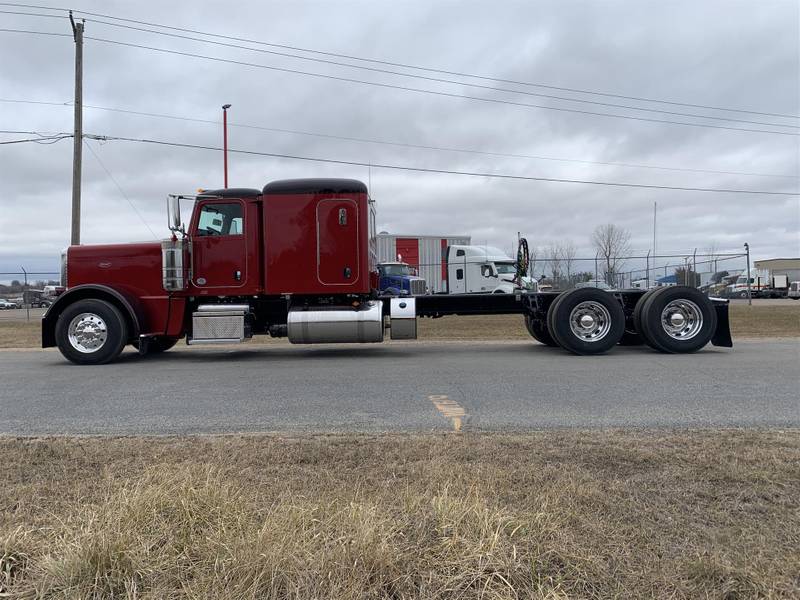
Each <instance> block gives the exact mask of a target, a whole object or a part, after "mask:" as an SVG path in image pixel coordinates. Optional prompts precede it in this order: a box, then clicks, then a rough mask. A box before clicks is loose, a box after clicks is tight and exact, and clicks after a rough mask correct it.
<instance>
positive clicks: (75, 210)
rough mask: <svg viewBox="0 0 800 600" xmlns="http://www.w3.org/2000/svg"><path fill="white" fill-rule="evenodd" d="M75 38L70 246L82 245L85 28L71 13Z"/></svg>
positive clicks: (70, 17) (70, 18)
mask: <svg viewBox="0 0 800 600" xmlns="http://www.w3.org/2000/svg"><path fill="white" fill-rule="evenodd" d="M69 21H70V23H71V24H72V35H73V37H74V38H75V128H74V131H73V136H72V237H71V240H70V244H72V245H73V246H77V245H78V244H80V243H81V163H82V160H83V26H84V23H76V22H75V19H73V18H72V11H70V12H69Z"/></svg>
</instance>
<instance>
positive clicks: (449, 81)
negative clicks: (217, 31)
mask: <svg viewBox="0 0 800 600" xmlns="http://www.w3.org/2000/svg"><path fill="white" fill-rule="evenodd" d="M86 21H88V22H92V23H97V24H100V25H106V26H110V27H120V28H124V29H129V30H133V31H141V32H145V33H153V34H156V35H162V36H167V37H172V38H178V39H183V40H189V41H194V42H201V43H204V44H213V45H216V46H223V47H227V48H236V49H239V50H248V51H251V52H260V53H263V54H271V55H275V56H282V57H286V58H294V59H298V60H305V61H310V62H317V63H323V64H329V65H335V66H339V67H349V68H353V69H361V70H365V71H370V72H374V73H382V74H387V75H395V76H399V77H409V78H412V79H422V80H425V81H433V82H435V83H446V84H452V85H461V86H467V87H472V88H478V89H483V90H489V91H492V92H505V93H510V94H521V95H525V96H536V97H539V98H548V99H551V100H562V101H567V102H579V103H583V104H593V105H597V106H603V107H611V108H622V109H625V110H638V111H645V112H654V113H660V114H665V115H673V116H681V117H691V118H697V119H712V120H716V121H729V122H735V123H745V124H751V125H764V126H767V127H790V128H793V129H797V128H798V126H797V125H788V124H784V123H767V122H763V121H752V120H747V119H736V118H733V117H717V116H711V115H699V114H695V113H685V112H678V111H670V110H662V109H657V108H645V107H639V106H631V105H628V104H615V103H612V102H598V101H596V100H585V99H581V98H567V97H565V96H555V95H552V94H542V93H537V92H527V91H524V90H514V89H509V88H499V87H495V86H491V85H481V84H476V83H467V82H464V81H455V80H452V79H443V78H441V77H430V76H425V75H414V74H411V73H402V72H400V71H392V70H389V69H382V68H376V67H366V66H362V65H354V64H350V63H343V62H339V61H333V60H326V59H320V58H311V57H308V56H300V55H297V54H289V53H287V52H278V51H275V50H265V49H263V48H251V47H248V46H242V45H239V44H230V43H226V42H217V41H213V40H204V39H201V38H196V37H190V36H186V35H179V34H175V33H167V32H165V31H156V30H153V29H146V28H142V27H133V26H131V25H122V24H119V23H109V22H107V21H100V20H98V19H86Z"/></svg>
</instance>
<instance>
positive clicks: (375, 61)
mask: <svg viewBox="0 0 800 600" xmlns="http://www.w3.org/2000/svg"><path fill="white" fill-rule="evenodd" d="M0 6H16V7H22V8H30V9H45V10H52V11H64V12H66V11H68V10H69V9H67V8H61V7H52V6H41V5H35V4H23V3H14V2H0ZM75 13H76V14H82V15H88V16H92V17H99V18H103V19H113V20H115V21H122V22H125V23H134V24H136V25H147V26H149V27H159V28H161V29H168V30H171V31H180V32H183V33H192V34H196V35H204V36H207V37H213V38H217V39H224V40H231V41H236V42H245V43H250V44H257V45H261V46H267V47H272V48H282V49H285V50H294V51H300V52H307V53H310V54H318V55H320V56H332V57H336V58H344V59H348V60H358V61H362V62H369V63H373V64H382V65H387V66H392V67H401V68H405V69H415V70H419V71H427V72H430V73H441V74H443V75H454V76H457V77H468V78H472V79H480V80H484V81H495V82H498V83H510V84H515V85H522V86H528V87H538V88H543V89H551V90H559V91H565V92H575V93H581V94H591V95H596V96H603V97H608V98H621V99H625V100H636V101H640V102H652V103H658V104H669V105H672V106H685V107H690V108H702V109H707V110H717V111H725V112H737V113H746V114H753V115H761V116H770V117H784V118H788V119H799V118H800V116H799V115H788V114H785V113H774V112H765V111H755V110H747V109H740V108H730V107H722V106H712V105H707V104H696V103H689V102H677V101H674V100H662V99H657V98H647V97H643V96H630V95H624V94H613V93H609V92H600V91H597V90H587V89H581V88H574V87H564V86H555V85H547V84H543V83H534V82H530V81H519V80H514V79H504V78H499V77H491V76H487V75H477V74H474V73H465V72H460V71H453V70H446V69H436V68H432V67H425V66H420V65H412V64H408V63H401V62H392V61H387V60H378V59H372V58H364V57H360V56H355V55H349V54H340V53H336V52H326V51H322V50H314V49H311V48H303V47H300V46H291V45H287V44H275V43H270V42H265V41H263V40H254V39H248V38H243V37H237V36H230V35H222V34H217V33H211V32H207V31H200V30H197V29H188V28H185V27H175V26H170V25H164V24H161V23H153V22H148V21H141V20H137V19H126V18H123V17H116V16H113V15H107V14H101V13H95V12H89V11H83V10H77V9H76V10H75Z"/></svg>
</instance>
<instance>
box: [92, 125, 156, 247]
mask: <svg viewBox="0 0 800 600" xmlns="http://www.w3.org/2000/svg"><path fill="white" fill-rule="evenodd" d="M83 144H84V145H85V146H86V148H88V150H89V152H91V153H92V156H94V158H95V160H96V161H97V164H99V165H100V167H101V168H102V169H103V171H105V172H106V175H108V178H109V179H110V180H111V181H112V182H113V183H114V185H115V186H116V188H117V190H119V193H120V194H122V197H123V198H125V200H126V201H127V202H128V204H130V206H131V208H132V209H133V212H135V213H136V216H137V217H139V220H140V221H141V222H142V223H144V226H145V227H147V229H148V231H150V234H151V235H152V236H153V238H154V239H158V236H157V235H156V233H155V231H153V229H152V228H151V227H150V225H149V224H148V223H147V221H145V220H144V217H143V216H142V214H141V213H140V212H139V209H137V208H136V206H135V205H134V204H133V202H132V201H131V199H130V198H129V197H128V194H126V193H125V190H123V189H122V186H120V184H119V182H118V181H117V180H116V179H115V178H114V176H113V175H112V174H111V171H109V170H108V168H107V167H106V165H105V164H104V163H103V161H102V160H100V157H99V156H98V155H97V152H95V151H94V148H92V146H91V144H89V142H88V140H85V139H84V140H83Z"/></svg>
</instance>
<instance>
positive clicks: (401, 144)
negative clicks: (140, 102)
mask: <svg viewBox="0 0 800 600" xmlns="http://www.w3.org/2000/svg"><path fill="white" fill-rule="evenodd" d="M0 101H3V99H2V98H0ZM54 104H57V103H54ZM83 106H84V108H91V109H94V110H103V111H110V112H118V113H123V114H133V115H141V116H146V117H155V118H161V119H173V120H177V121H189V122H196V123H208V124H213V125H220V122H219V121H215V120H213V119H198V118H193V117H181V116H176V115H165V114H160V113H151V112H143V111H135V110H126V109H121V108H111V107H107V106H95V105H91V104H84V105H83ZM228 126H230V127H240V128H243V129H254V130H261V131H273V132H278V133H289V134H294V135H306V136H312V137H320V138H329V139H335V140H343V141H348V142H359V143H366V144H382V145H387V146H399V147H403V148H415V149H420V150H436V151H442V152H462V153H466V154H479V155H484V156H498V157H504V158H520V159H533V160H549V161H557V162H570V163H582V164H590V165H603V166H614V167H617V166H619V167H629V168H638V169H657V170H665V171H686V172H691V173H713V174H717V175H746V176H753V177H782V178H790V179H797V178H798V177H797V176H796V175H774V174H769V173H746V172H741V171H716V170H711V169H688V168H681V167H664V166H657V165H641V164H634V163H620V162H604V161H594V160H579V159H574V158H557V157H552V156H538V155H531V154H513V153H507V152H488V151H485V150H475V149H471V148H452V147H444V146H427V145H424V144H410V143H404V142H393V141H388V140H376V139H373V138H358V137H350V136H342V135H333V134H328V133H319V132H310V131H298V130H295V129H283V128H278V127H265V126H261V125H253V124H247V123H231V122H229V123H228Z"/></svg>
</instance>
